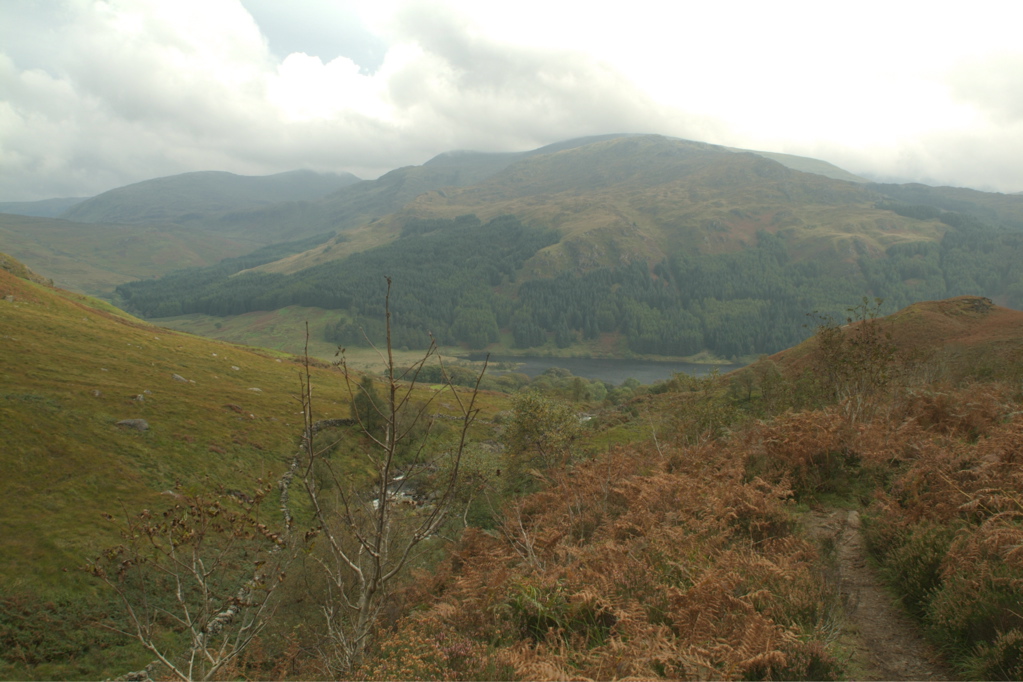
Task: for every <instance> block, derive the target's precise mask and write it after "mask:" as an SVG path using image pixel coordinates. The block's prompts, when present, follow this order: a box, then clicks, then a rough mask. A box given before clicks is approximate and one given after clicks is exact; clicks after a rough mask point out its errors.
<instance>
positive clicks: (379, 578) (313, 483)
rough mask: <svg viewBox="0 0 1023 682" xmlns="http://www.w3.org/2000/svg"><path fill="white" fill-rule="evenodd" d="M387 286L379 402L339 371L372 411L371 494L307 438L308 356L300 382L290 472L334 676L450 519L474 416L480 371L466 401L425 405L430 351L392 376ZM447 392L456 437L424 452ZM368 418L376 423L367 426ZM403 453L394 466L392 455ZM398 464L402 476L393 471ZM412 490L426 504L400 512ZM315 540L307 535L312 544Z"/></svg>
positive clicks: (366, 414) (360, 416)
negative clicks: (302, 509)
mask: <svg viewBox="0 0 1023 682" xmlns="http://www.w3.org/2000/svg"><path fill="white" fill-rule="evenodd" d="M390 291H391V280H390V278H387V294H386V297H385V305H384V308H385V349H384V352H385V353H386V358H385V360H386V364H387V377H386V381H385V383H386V395H385V396H384V397H383V398H380V399H378V401H377V402H374V400H373V399H372V396H371V395H370V393H369V391H370V386H371V385H370V384H365V383H364V382H357V380H356V378H355V376H354V375H353V373H352V372H351V371H349V368H348V365H347V364H346V362H345V358H344V351H343V349H342V350H340V351H339V356H340V360H339V361H338V366H339V367H340V369H341V371H342V375H343V377H344V381H345V385H346V387H347V389H348V392H349V396H350V397H351V399H352V402H353V404H354V405H359V404H362V405H366V406H373V407H372V409H362V410H359V409H356V410H354V418H355V420H356V422H357V423H358V425H359V427H360V430H361V433H362V437H363V440H364V442H365V443H367V444H368V447H367V448H366V449H365V451H364V452H363V453H362V454H363V463H364V464H367V465H368V466H369V468H370V469H372V471H373V473H374V476H375V480H374V482H373V484H372V485H371V486H370V488H369V489H360V488H359V487H358V485H357V484H353V482H352V477H351V476H350V475H348V472H347V471H346V470H345V468H344V467H343V466H341V465H339V464H338V463H336V462H333V461H332V460H331V459H329V458H328V457H326V456H325V453H326V452H327V451H328V450H329V449H330V446H327V447H322V448H318V447H317V446H316V445H315V443H314V439H313V437H312V435H313V433H314V430H315V429H314V425H315V424H316V422H315V421H314V419H313V413H314V404H313V399H312V384H311V374H310V372H309V365H308V355H307V364H306V371H305V373H304V378H303V382H302V405H303V413H304V416H305V420H306V431H305V433H306V434H307V437H306V438H305V439H304V447H303V451H302V453H301V461H300V462H298V466H299V468H300V470H301V472H302V473H301V476H302V482H303V484H304V488H305V491H306V492H307V494H308V496H309V500H310V502H311V505H312V511H313V515H314V517H315V522H316V524H317V528H316V530H315V531H310V534H309V535H310V537H311V538H314V540H315V541H316V542H318V544H319V546H313V547H311V548H310V549H311V552H310V553H311V556H312V557H313V558H314V561H315V562H316V563H317V564H318V566H319V568H320V569H321V572H322V576H323V578H324V579H325V582H326V585H327V589H328V594H327V595H325V598H324V600H323V606H322V610H323V614H324V617H325V624H326V632H327V638H328V641H327V645H326V651H327V652H328V653H327V658H328V660H327V664H328V667H329V668H330V669H331V673H333V674H343V673H346V672H349V671H351V670H352V669H353V668H354V667H355V666H357V665H358V664H359V663H360V661H361V659H362V658H363V654H364V652H365V651H366V647H367V645H368V643H369V638H370V636H371V634H372V631H373V629H374V627H375V625H376V622H377V618H378V616H379V614H380V612H381V609H382V607H383V606H384V603H385V600H386V598H387V596H388V595H389V594H390V592H391V591H392V590H393V588H394V586H395V584H396V582H397V581H398V579H399V578H400V577H401V576H402V574H403V572H404V571H405V569H406V568H407V567H408V565H409V563H410V561H411V560H412V559H413V558H414V556H415V552H416V549H417V548H418V547H419V546H420V545H421V544H422V543H423V542H424V541H426V540H427V539H428V538H430V537H432V536H433V535H434V534H435V533H436V532H437V531H438V530H439V529H440V528H441V526H442V525H443V524H444V523H445V521H446V520H447V519H448V517H449V515H450V513H451V512H452V511H453V507H454V502H455V498H456V496H455V493H456V487H457V485H458V481H459V475H460V464H461V460H462V455H463V453H464V452H465V448H466V445H467V442H468V437H469V430H470V428H471V427H472V425H473V423H474V421H475V419H476V416H477V414H478V413H479V409H478V408H477V407H476V398H477V394H478V389H479V382H480V380H481V379H482V378H483V374H484V372H485V371H486V363H484V367H483V370H482V371H481V372H480V374H479V376H478V377H477V379H476V385H475V387H474V388H473V390H472V392H471V393H470V394H469V396H468V397H463V396H462V395H460V394H459V393H458V392H456V391H455V390H454V389H453V388H451V386H450V385H449V386H446V387H445V388H443V389H440V390H438V391H434V392H431V393H430V394H429V395H428V396H427V397H426V398H425V399H422V398H420V397H419V396H418V395H414V394H418V393H422V391H420V390H419V389H418V387H417V384H418V382H419V378H420V375H421V374H422V373H423V369H424V367H425V366H426V365H427V363H428V362H430V361H432V360H435V361H437V362H438V363H439V362H440V357H439V355H438V354H437V348H436V345H434V344H432V343H431V345H430V348H429V349H428V350H427V351H426V353H425V354H424V355H423V357H422V358H421V359H420V360H419V361H417V362H416V363H415V364H413V365H412V366H411V367H410V368H408V369H406V370H404V371H399V370H398V369H397V368H396V365H395V362H394V357H393V354H392V343H391V341H392V338H391V310H390ZM445 391H448V392H449V395H450V396H451V398H452V399H453V402H454V403H455V404H456V405H457V407H458V410H459V415H460V416H459V418H458V424H459V429H458V431H457V434H456V436H455V438H454V442H453V443H450V446H449V447H448V448H445V449H442V452H441V453H440V454H434V453H432V452H431V451H430V450H429V449H428V448H427V447H426V443H427V438H425V437H423V431H424V430H423V429H422V428H421V425H422V424H423V423H424V422H426V423H427V429H425V431H426V432H427V433H428V432H429V427H431V426H432V424H433V420H432V418H431V417H430V415H429V414H428V410H429V408H430V407H431V405H432V404H433V402H434V400H435V398H436V397H437V396H438V395H440V394H441V393H444V392H445ZM373 417H379V418H380V420H381V421H382V423H381V424H379V425H378V426H376V425H374V424H373ZM402 453H404V456H403V457H402V462H399V454H402ZM399 464H401V467H402V468H399ZM413 491H416V492H419V493H420V494H421V495H422V496H423V497H425V498H427V501H426V502H424V503H422V504H414V505H410V504H406V502H408V501H409V493H411V492H413ZM314 536H315V537H314Z"/></svg>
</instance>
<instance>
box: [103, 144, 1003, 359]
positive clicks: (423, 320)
mask: <svg viewBox="0 0 1023 682" xmlns="http://www.w3.org/2000/svg"><path fill="white" fill-rule="evenodd" d="M787 161H788V165H786V164H783V163H780V162H779V161H777V160H774V159H773V158H768V157H767V156H765V155H763V154H758V153H748V152H742V151H737V150H732V149H727V148H724V147H718V146H714V145H709V144H703V143H698V142H690V141H686V140H678V139H672V138H666V137H661V136H655V135H629V136H610V137H605V138H600V139H595V140H593V139H588V140H582V141H576V143H574V144H567V143H566V144H564V145H561V146H556V147H552V148H543V149H540V150H536V151H535V152H533V153H529V154H524V155H512V156H509V155H503V156H496V157H495V156H486V155H484V156H476V155H472V154H455V155H449V156H447V157H442V158H439V159H436V160H434V161H431V162H430V163H428V164H425V165H424V166H422V167H413V168H406V169H399V170H398V171H394V172H392V173H391V174H388V175H385V176H383V177H382V178H380V179H379V180H376V181H368V182H364V183H359V184H356V185H352V186H350V187H348V188H345V189H343V190H341V191H340V192H338V193H336V194H334V195H333V196H331V197H330V198H328V199H326V200H324V201H323V202H320V203H319V204H318V205H317V206H318V207H319V208H318V209H317V210H327V208H326V207H327V206H328V204H329V205H332V206H333V207H334V208H332V209H331V211H333V213H332V214H331V215H334V216H335V217H337V218H338V221H339V222H338V223H337V224H338V225H339V226H341V225H343V226H346V227H347V229H344V230H343V231H341V232H339V234H338V235H337V236H336V237H335V238H334V239H333V240H330V241H328V242H326V243H324V244H320V245H318V246H316V248H313V249H310V250H308V251H306V252H305V253H298V254H295V255H291V256H288V257H286V258H283V259H280V260H278V261H274V262H267V263H265V264H263V265H259V266H257V267H255V268H251V269H249V270H246V271H242V272H239V273H236V274H233V275H231V276H229V277H222V278H220V279H218V280H216V281H214V280H211V279H205V280H203V284H202V285H201V286H194V285H193V284H194V282H196V281H197V280H196V279H195V278H192V279H191V280H187V281H186V280H184V279H182V278H177V279H174V278H170V279H166V280H163V281H155V282H142V283H137V284H128V285H124V286H122V287H120V288H119V289H118V294H119V295H120V297H121V298H120V299H119V300H120V302H121V304H122V305H125V306H126V307H127V308H128V309H129V310H132V311H133V312H135V313H137V314H142V315H145V316H149V317H159V316H176V315H183V314H192V313H202V314H207V315H218V316H230V315H239V314H244V313H249V312H254V311H270V310H277V309H280V308H284V307H287V306H296V305H297V306H305V307H312V308H321V309H326V310H336V311H338V318H337V319H338V322H337V323H336V324H335V325H334V326H333V328H331V327H330V326H329V325H328V327H327V329H326V330H325V332H324V336H325V339H326V340H327V341H333V342H336V343H340V344H343V345H360V344H361V343H364V340H363V336H362V332H361V331H359V330H360V329H362V328H365V329H372V328H374V326H375V325H379V322H375V321H374V320H379V317H378V315H379V313H378V311H376V310H375V309H374V308H372V306H367V305H365V304H364V303H363V302H365V301H374V300H379V294H380V288H381V287H382V275H383V274H390V275H391V276H392V277H393V278H394V282H395V291H396V301H395V302H396V308H395V312H396V315H397V316H398V319H399V320H400V322H399V326H400V331H399V336H400V337H401V338H402V341H401V342H400V343H399V345H408V346H409V347H410V348H414V347H419V346H420V345H421V344H423V343H425V339H426V338H427V337H426V332H427V331H430V332H432V333H433V335H434V337H435V338H437V339H438V340H439V341H440V342H441V343H442V344H450V345H459V344H461V345H463V346H465V347H468V348H470V349H480V348H485V347H497V346H496V345H494V344H501V347H502V350H509V348H508V347H509V346H511V347H512V349H514V348H518V349H521V350H527V351H528V349H537V348H543V347H547V348H553V347H554V346H557V347H560V348H565V347H568V346H574V345H576V344H582V347H584V348H585V347H586V345H587V344H590V345H593V344H598V343H600V344H603V345H605V346H606V345H607V344H608V343H610V342H611V341H612V340H613V339H618V340H620V341H621V342H622V346H623V347H625V348H627V349H628V351H630V352H633V353H637V354H643V355H662V356H664V355H671V356H688V355H691V354H694V353H697V352H699V351H702V350H710V351H712V352H714V353H716V354H718V355H719V356H722V357H742V356H749V355H753V354H758V353H772V352H776V351H778V350H780V349H782V348H785V347H787V346H790V345H793V344H795V343H797V342H798V341H800V340H801V339H802V338H805V336H806V335H807V334H808V331H807V330H806V329H805V328H804V323H805V315H806V314H807V313H809V312H811V311H814V310H822V311H825V312H833V313H837V312H841V311H842V310H844V309H845V308H846V307H847V306H848V305H850V304H851V303H853V302H855V301H857V300H859V299H860V298H861V297H862V296H863V295H870V296H879V297H882V298H885V299H886V300H888V302H889V305H891V306H892V307H894V308H897V307H902V306H905V305H907V304H909V303H911V302H913V301H919V300H927V299H935V298H944V297H948V296H954V295H964V294H974V295H986V296H989V297H991V298H993V299H995V300H997V301H998V302H999V303H1008V304H1010V305H1019V304H1020V303H1023V269H1021V266H1019V265H1018V263H1019V262H1021V260H1023V258H1021V256H1023V226H1021V224H1020V223H1019V222H1018V221H1017V216H1018V215H1020V213H1019V212H1020V211H1021V210H1023V201H1021V200H1020V199H1019V198H1018V197H1013V196H1007V195H989V194H985V193H982V192H970V191H957V190H952V189H948V188H916V187H904V186H887V185H876V184H869V183H865V182H863V181H862V179H857V181H855V182H853V181H847V180H839V179H835V178H834V177H829V176H828V175H827V174H822V173H823V171H825V170H827V168H826V166H825V165H819V164H818V165H815V164H813V163H810V162H809V161H807V162H805V163H802V162H800V163H798V164H797V163H796V162H795V161H794V160H793V159H788V160H787ZM463 164H470V165H471V164H476V165H475V166H474V167H475V168H477V170H478V169H479V168H483V169H484V170H483V171H480V172H477V173H476V174H475V175H473V174H472V173H465V174H462V175H458V174H456V173H455V172H454V170H453V169H455V168H462V167H463ZM793 165H801V166H802V167H804V168H817V169H818V170H821V171H822V173H817V172H814V173H808V172H803V171H800V170H795V169H794V168H792V167H790V166H793ZM442 168H443V169H447V170H446V171H445V173H439V170H438V169H442ZM832 175H840V173H832ZM481 176H482V179H480V177H481ZM468 179H471V180H473V182H472V184H466V185H464V186H447V187H444V188H441V189H432V190H428V189H427V188H428V187H429V186H430V184H431V183H440V182H456V181H468ZM363 201H365V203H360V202H363ZM371 208H372V209H373V210H371ZM282 210H283V207H282ZM386 210H390V211H392V212H391V213H389V214H386V213H383V211H386ZM345 211H349V213H345ZM190 282H191V283H192V284H190ZM502 334H504V336H502ZM509 338H510V341H509V340H508V339H509ZM582 352H585V351H582Z"/></svg>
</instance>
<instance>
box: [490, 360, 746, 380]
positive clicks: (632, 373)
mask: <svg viewBox="0 0 1023 682" xmlns="http://www.w3.org/2000/svg"><path fill="white" fill-rule="evenodd" d="M490 362H491V364H497V363H505V362H508V363H516V364H518V366H517V367H516V368H515V369H514V370H510V371H515V372H522V373H523V374H526V375H528V376H530V377H535V376H539V375H540V374H543V373H544V372H545V371H546V370H548V369H550V368H551V367H561V368H563V369H567V370H568V371H569V372H571V373H572V374H574V375H575V376H577V377H583V378H585V379H599V380H600V381H606V382H608V383H610V384H614V385H616V386H617V385H619V384H621V383H622V382H623V381H625V380H626V379H628V378H630V377H631V378H633V379H637V380H638V381H639V382H640V383H641V384H652V383H654V382H657V381H663V380H665V379H670V378H671V377H672V375H674V374H676V373H678V372H683V373H685V374H690V375H692V376H697V377H702V376H706V375H707V374H710V373H711V372H712V371H714V370H715V369H717V370H718V372H720V373H722V374H724V373H725V372H730V371H732V370H733V369H738V368H739V367H742V365H698V364H694V363H691V362H655V361H653V360H616V359H609V358H542V357H491V358H490Z"/></svg>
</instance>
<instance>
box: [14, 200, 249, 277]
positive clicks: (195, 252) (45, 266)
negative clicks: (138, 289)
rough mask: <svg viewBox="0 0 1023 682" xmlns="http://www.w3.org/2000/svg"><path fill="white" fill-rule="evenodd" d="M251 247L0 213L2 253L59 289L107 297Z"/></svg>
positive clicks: (189, 234) (171, 231)
mask: <svg viewBox="0 0 1023 682" xmlns="http://www.w3.org/2000/svg"><path fill="white" fill-rule="evenodd" d="M253 246H254V244H253V243H252V242H250V241H247V240H244V239H240V240H236V239H228V238H225V237H220V236H217V235H212V234H209V233H207V232H204V231H202V230H192V229H185V228H180V227H173V226H170V227H168V226H162V227H158V226H142V225H110V224H105V223H89V224H83V223H74V222H71V221H67V220H60V219H56V218H39V217H30V216H22V215H11V214H0V249H2V250H4V251H5V252H7V253H10V254H11V255H12V256H14V257H15V258H18V259H20V260H22V261H24V262H26V263H31V264H32V267H33V268H34V269H35V270H37V271H38V272H39V273H41V274H43V275H45V276H46V277H48V278H50V279H52V280H53V281H54V282H55V283H56V284H57V286H60V287H66V288H68V289H72V290H75V291H80V292H83V293H87V294H90V295H94V296H110V295H111V293H112V292H113V290H114V288H115V287H116V286H117V285H118V284H122V283H124V282H130V281H132V280H137V279H148V278H152V277H159V276H160V275H164V274H167V273H168V272H171V271H173V270H178V269H180V268H185V267H201V266H211V265H215V264H216V263H217V262H218V261H219V260H221V259H222V258H227V257H231V256H238V255H241V254H243V253H247V252H249V251H251V250H252V248H253Z"/></svg>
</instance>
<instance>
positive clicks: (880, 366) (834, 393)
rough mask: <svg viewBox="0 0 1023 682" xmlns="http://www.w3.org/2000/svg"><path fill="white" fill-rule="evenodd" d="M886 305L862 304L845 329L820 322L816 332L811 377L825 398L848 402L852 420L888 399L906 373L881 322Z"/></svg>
mask: <svg viewBox="0 0 1023 682" xmlns="http://www.w3.org/2000/svg"><path fill="white" fill-rule="evenodd" d="M882 303H883V301H882V299H880V298H876V299H874V302H873V305H871V302H870V299H868V298H867V297H866V296H864V297H863V301H862V302H861V303H860V304H859V305H856V306H853V307H852V308H849V309H848V310H847V313H848V316H847V317H846V325H845V326H840V325H838V324H837V323H836V322H835V321H834V320H832V319H831V318H820V322H819V324H818V325H817V328H816V330H815V332H814V340H815V342H816V345H815V348H814V355H813V373H814V374H813V376H814V379H815V381H816V383H817V385H818V388H819V391H820V393H821V396H822V398H824V399H825V400H829V401H836V402H842V401H846V404H847V408H848V410H849V411H850V416H852V417H853V418H855V417H857V416H859V415H860V414H862V413H863V412H864V410H866V409H869V407H870V406H871V405H872V403H873V402H874V399H875V398H877V397H881V396H884V395H885V394H886V393H887V391H888V390H889V388H890V387H891V386H892V384H893V382H894V381H895V380H896V379H897V378H898V376H899V373H900V371H901V369H902V367H901V365H900V363H899V362H898V360H899V354H898V348H897V347H896V345H895V343H894V342H893V341H892V335H891V332H890V331H889V329H888V328H887V326H885V324H884V322H883V318H881V317H880V309H881V304H882Z"/></svg>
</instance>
